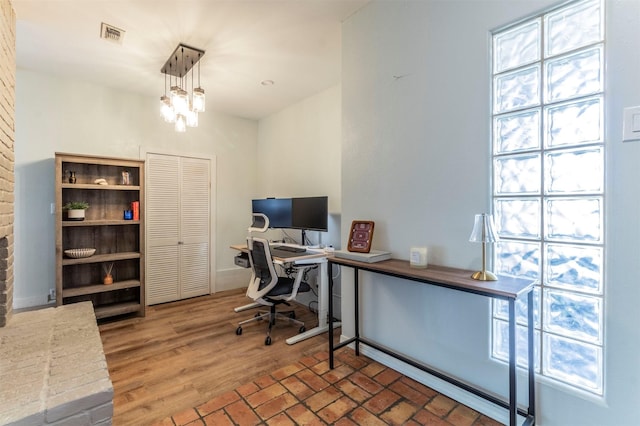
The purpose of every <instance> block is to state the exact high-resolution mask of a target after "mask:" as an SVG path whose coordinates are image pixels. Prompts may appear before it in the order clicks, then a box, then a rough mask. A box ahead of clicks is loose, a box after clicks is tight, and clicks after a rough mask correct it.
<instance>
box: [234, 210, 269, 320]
mask: <svg viewBox="0 0 640 426" xmlns="http://www.w3.org/2000/svg"><path fill="white" fill-rule="evenodd" d="M251 217H252V221H251V226H249V228H248V229H247V232H248V233H249V237H251V233H252V232H266V231H267V229H269V218H268V217H267V215H265V214H264V213H252V216H251ZM260 306H261V305H260V304H259V303H257V302H253V303H249V304H247V305H242V306H237V307H235V308H233V311H234V312H242V311H247V310H249V309H255V308H258V307H260Z"/></svg>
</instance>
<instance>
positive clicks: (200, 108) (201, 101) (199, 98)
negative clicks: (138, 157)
mask: <svg viewBox="0 0 640 426" xmlns="http://www.w3.org/2000/svg"><path fill="white" fill-rule="evenodd" d="M205 104H206V102H205V96H204V89H203V88H202V87H196V88H195V89H193V110H194V111H195V112H204V110H205Z"/></svg>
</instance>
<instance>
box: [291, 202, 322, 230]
mask: <svg viewBox="0 0 640 426" xmlns="http://www.w3.org/2000/svg"><path fill="white" fill-rule="evenodd" d="M292 210H293V214H292V223H291V227H292V228H293V229H304V230H307V231H323V232H327V231H328V229H327V222H328V220H329V219H328V218H329V197H326V196H324V197H301V198H292Z"/></svg>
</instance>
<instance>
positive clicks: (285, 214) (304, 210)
mask: <svg viewBox="0 0 640 426" xmlns="http://www.w3.org/2000/svg"><path fill="white" fill-rule="evenodd" d="M251 206H252V210H253V213H263V214H264V215H266V216H267V217H268V218H269V227H270V228H289V229H302V230H307V231H323V232H327V230H328V224H327V222H328V217H329V206H328V197H326V196H323V197H298V198H265V199H260V200H252V201H251Z"/></svg>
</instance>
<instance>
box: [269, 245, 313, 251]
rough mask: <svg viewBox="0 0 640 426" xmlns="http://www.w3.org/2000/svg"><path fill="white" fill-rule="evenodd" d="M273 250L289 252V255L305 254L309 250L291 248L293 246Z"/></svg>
mask: <svg viewBox="0 0 640 426" xmlns="http://www.w3.org/2000/svg"><path fill="white" fill-rule="evenodd" d="M271 248H272V249H273V250H279V251H287V252H289V253H304V252H305V251H307V249H305V248H303V247H291V246H273V247H271Z"/></svg>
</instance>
